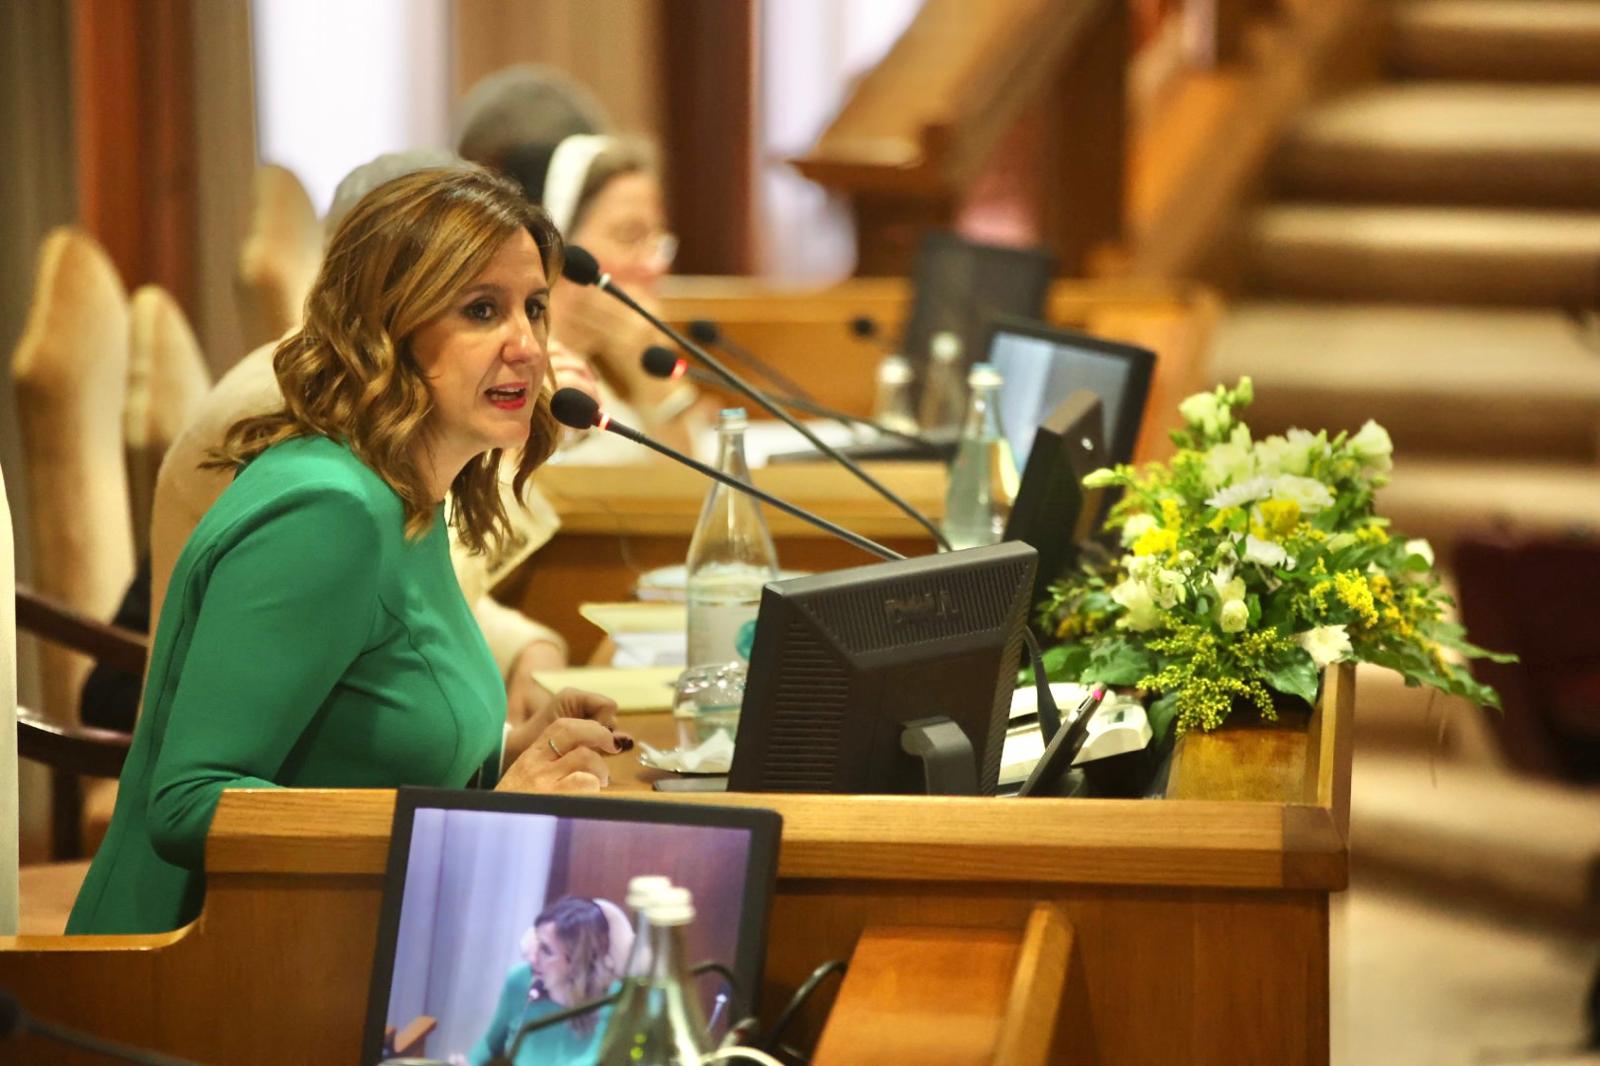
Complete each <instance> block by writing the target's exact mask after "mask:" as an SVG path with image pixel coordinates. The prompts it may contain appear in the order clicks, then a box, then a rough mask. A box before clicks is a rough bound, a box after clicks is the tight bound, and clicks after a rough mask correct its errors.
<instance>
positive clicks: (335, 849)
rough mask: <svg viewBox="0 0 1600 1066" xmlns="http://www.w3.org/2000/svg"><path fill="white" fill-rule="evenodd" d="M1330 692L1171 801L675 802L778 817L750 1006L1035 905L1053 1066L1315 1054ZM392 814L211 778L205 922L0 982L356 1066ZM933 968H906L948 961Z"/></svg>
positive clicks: (1333, 835) (1329, 836)
mask: <svg viewBox="0 0 1600 1066" xmlns="http://www.w3.org/2000/svg"><path fill="white" fill-rule="evenodd" d="M1324 689H1325V691H1324V698H1323V700H1322V702H1321V705H1320V706H1319V707H1318V709H1317V711H1316V713H1315V714H1313V715H1312V716H1311V718H1310V720H1309V721H1308V722H1300V723H1289V725H1290V726H1291V728H1288V729H1283V730H1261V729H1249V728H1244V729H1238V730H1232V731H1228V732H1225V733H1221V734H1218V735H1213V736H1209V737H1193V738H1189V739H1186V740H1185V741H1184V742H1183V750H1182V751H1181V752H1180V754H1179V773H1178V779H1177V782H1176V784H1175V789H1176V794H1177V795H1178V796H1179V797H1181V798H1176V799H1169V800H1166V801H1136V800H1043V799H1041V800H1028V801H1023V800H1003V799H988V800H985V799H956V798H938V799H928V798H918V797H906V796H798V795H767V796H757V795H724V796H717V797H704V798H700V799H691V800H689V801H690V802H721V803H730V804H739V805H747V806H765V807H771V808H773V809H775V810H778V811H780V812H781V813H782V814H783V817H784V836H783V848H782V854H781V857H780V861H779V871H778V872H779V884H778V897H777V900H776V903H775V906H774V910H773V916H772V925H771V936H770V950H769V953H768V964H767V972H766V980H765V984H764V991H763V996H764V1002H765V1003H766V1004H767V1007H768V1009H769V1010H772V1009H775V1008H776V1007H777V1006H778V1005H781V1004H782V1003H783V1002H785V1001H786V1000H787V997H788V996H789V994H790V993H791V992H792V990H793V989H794V988H795V987H797V986H798V984H799V983H800V981H801V980H802V979H803V978H804V977H805V976H806V974H808V973H809V972H810V971H811V969H812V967H814V966H815V965H816V964H817V963H819V962H820V961H822V960H824V959H828V958H836V957H843V956H847V955H849V954H850V953H851V951H852V950H853V949H854V948H855V947H856V945H857V942H858V940H859V939H860V937H861V936H862V933H863V931H864V930H867V929H869V928H879V927H905V926H916V927H940V928H945V929H952V930H970V931H982V930H1002V931H1010V932H1011V933H1013V934H1016V933H1017V932H1018V931H1019V930H1023V929H1024V928H1028V927H1029V923H1030V922H1031V921H1033V915H1034V914H1035V913H1036V912H1035V908H1036V906H1037V905H1038V904H1040V903H1049V904H1052V905H1053V906H1054V907H1055V908H1056V909H1057V910H1059V912H1060V914H1061V915H1062V916H1063V918H1064V920H1065V922H1066V923H1067V924H1068V926H1069V927H1070V931H1071V943H1070V946H1069V947H1068V948H1067V949H1066V953H1065V954H1062V953H1061V951H1060V950H1059V944H1058V951H1057V957H1058V958H1060V959H1061V960H1062V964H1063V965H1065V964H1066V959H1067V958H1069V957H1070V960H1071V966H1072V968H1073V969H1074V970H1078V969H1081V973H1082V981H1083V986H1084V990H1083V1001H1082V1003H1081V1004H1079V1005H1077V1006H1064V1007H1063V1009H1062V1010H1060V1011H1059V1012H1058V1014H1057V1016H1056V1020H1055V1023H1054V1026H1055V1027H1054V1030H1053V1031H1052V1034H1051V1037H1052V1042H1053V1044H1052V1047H1051V1048H1049V1049H1047V1050H1048V1057H1047V1059H1046V1061H1051V1062H1086V1063H1098V1064H1101V1066H1149V1064H1152V1063H1179V1062H1181V1063H1187V1064H1193V1066H1221V1064H1224V1063H1226V1064H1256V1063H1259V1064H1262V1066H1302V1064H1324V1063H1326V1062H1327V1061H1328V1055H1329V1046H1328V894H1329V893H1330V892H1333V891H1337V890H1339V889H1342V888H1343V887H1344V886H1345V882H1346V872H1347V858H1348V852H1347V848H1346V839H1347V836H1348V827H1349V821H1348V817H1349V782H1350V735H1351V734H1350V729H1351V718H1352V712H1353V704H1354V695H1355V693H1354V671H1353V670H1352V669H1351V668H1349V667H1347V666H1345V667H1340V668H1338V669H1337V670H1335V671H1333V672H1331V673H1330V674H1329V675H1328V681H1327V684H1326V685H1325V686H1324ZM1251 766H1256V767H1260V769H1259V770H1258V771H1245V770H1242V769H1240V768H1241V767H1251ZM620 776H621V775H620V774H619V777H620ZM626 794H628V795H639V796H649V795H651V794H650V793H643V792H627V793H626ZM1218 796H1230V797H1234V798H1216V797H1218ZM393 804H394V794H393V793H391V792H384V791H348V792H345V791H327V792H321V791H274V792H268V791H261V792H230V793H228V794H227V795H226V796H224V797H223V800H222V803H221V805H220V806H219V807H218V810H217V815H216V819H215V821H214V823H213V825H212V830H211V839H210V843H209V846H208V849H207V857H206V862H207V871H208V878H209V890H208V895H207V899H206V911H205V914H204V915H202V917H201V918H200V919H199V921H197V922H196V923H195V924H194V925H192V926H190V927H188V928H186V929H184V930H180V931H178V932H175V933H168V934H162V935H157V936H133V937H12V938H0V987H4V988H8V989H13V990H15V991H17V992H18V993H19V995H20V996H21V998H22V1002H23V1005H24V1007H25V1008H26V1009H28V1010H30V1011H32V1012H34V1013H37V1014H39V1015H40V1016H42V1017H46V1018H52V1019H55V1020H58V1021H61V1022H65V1023H70V1024H74V1025H78V1026H81V1027H83V1028H85V1029H88V1030H90V1031H92V1032H95V1033H99V1034H102V1035H104V1036H108V1037H111V1038H114V1039H119V1040H123V1041H127V1042H129V1043H134V1044H138V1045H143V1046H146V1047H153V1048H159V1049H162V1050H166V1051H169V1052H171V1053H174V1054H180V1055H185V1056H188V1057H191V1058H195V1059H199V1060H201V1061H206V1062H225V1063H283V1062H296V1063H299V1062H308V1063H309V1062H316V1063H348V1062H353V1061H354V1060H355V1057H356V1054H357V1049H358V1046H359V1041H360V1030H361V1026H362V1020H363V1017H364V1008H365V1000H366V994H367V979H368V973H369V968H370V965H371V959H372V954H373V950H374V945H375V940H376V934H377V917H378V906H379V897H380V891H381V874H382V869H383V866H384V860H385V856H386V851H387V847H388V837H389V822H390V818H391V816H392V811H393ZM973 935H974V936H976V935H977V934H976V933H974V934H973ZM980 939H981V938H980ZM1031 942H1033V943H1037V941H1031ZM994 950H1000V949H998V948H997V949H994ZM929 958H930V960H931V959H932V956H931V955H930V956H929ZM929 966H930V968H929V970H928V972H927V973H916V974H908V975H906V979H907V980H908V981H909V980H915V979H917V978H918V977H928V976H929V974H930V973H932V974H938V973H941V972H943V971H941V970H938V969H937V968H933V966H932V962H931V961H930V964H929ZM958 973H959V971H958ZM952 979H955V978H952ZM961 979H966V978H961ZM1070 986H1071V983H1070V982H1068V983H1067V985H1066V986H1065V987H1067V988H1068V990H1069V992H1067V993H1063V996H1064V998H1063V1000H1062V1002H1063V1004H1068V1005H1070V1004H1071V1003H1072V1002H1073V1001H1072V1000H1071V998H1070V994H1069V993H1070ZM1002 998H1003V997H1002ZM980 1001H981V1002H993V997H979V996H976V995H975V996H974V997H973V1000H972V1003H973V1004H974V1006H973V1007H972V1009H973V1010H978V1009H979V1008H978V1006H976V1005H975V1004H977V1003H979V1002H980ZM849 1016H850V1014H849V1012H848V1011H847V1012H846V1013H845V1015H843V1016H842V1017H843V1018H844V1019H846V1020H848V1018H849ZM950 1024H952V1025H953V1024H955V1022H954V1020H952V1021H951V1022H950ZM1004 1031H1012V1030H1004V1029H1002V1032H1004ZM968 1035H969V1036H970V1034H968ZM797 1039H802V1040H803V1039H804V1037H803V1036H802V1035H800V1034H797ZM964 1039H965V1038H964ZM996 1039H999V1037H997V1038H996ZM924 1043H926V1042H924ZM1008 1046H1009V1045H1008ZM998 1054H1000V1051H999V1050H998V1049H997V1050H996V1055H998ZM60 1061H63V1062H69V1061H71V1062H79V1061H81V1062H88V1061H91V1060H89V1059H86V1058H85V1059H72V1058H69V1057H67V1056H62V1058H61V1059H60ZM834 1061H843V1060H840V1059H835V1060H834ZM878 1061H885V1062H887V1061H912V1060H910V1059H904V1058H894V1057H893V1056H891V1057H888V1058H880V1059H879V1060H878ZM918 1061H923V1062H934V1061H936V1060H935V1059H933V1058H926V1059H920V1060H918ZM950 1061H969V1060H967V1059H960V1060H956V1059H955V1057H954V1056H952V1057H951V1060H950Z"/></svg>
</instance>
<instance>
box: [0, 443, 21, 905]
mask: <svg viewBox="0 0 1600 1066" xmlns="http://www.w3.org/2000/svg"><path fill="white" fill-rule="evenodd" d="M14 559H15V555H14V554H13V549H12V536H11V501H10V500H8V499H6V479H5V474H4V472H0V936H12V935H14V934H15V933H16V931H17V837H18V831H19V829H20V828H21V820H20V818H21V811H20V810H19V809H18V806H17V620H16V612H15V608H14V607H13V597H14V596H15V595H16V586H17V575H16V570H15V569H14V566H15V564H14V562H13V560H14Z"/></svg>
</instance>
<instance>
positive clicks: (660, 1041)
mask: <svg viewBox="0 0 1600 1066" xmlns="http://www.w3.org/2000/svg"><path fill="white" fill-rule="evenodd" d="M644 912H645V917H646V919H647V922H646V925H647V931H648V936H649V943H648V945H647V947H646V948H645V950H644V952H643V953H642V954H641V952H640V949H639V947H638V945H637V943H636V944H635V948H634V951H633V953H632V958H631V960H630V969H629V974H628V977H627V983H628V984H629V985H631V986H632V994H631V995H627V997H626V999H625V1000H619V1001H618V1003H617V1005H616V1006H615V1007H614V1008H613V1009H612V1012H611V1021H610V1024H608V1025H607V1026H606V1031H605V1033H604V1034H603V1035H602V1036H601V1038H600V1054H599V1056H598V1058H597V1059H596V1060H595V1061H596V1063H597V1064H598V1066H698V1064H699V1063H700V1061H701V1059H702V1057H703V1056H704V1055H705V1054H706V1052H707V1051H709V1050H710V1049H711V1038H710V1036H709V1035H708V1034H707V1032H706V1021H705V1015H704V1012H703V1011H702V1010H701V1008H700V999H699V996H698V995H697V994H696V991H695V986H694V979H693V977H692V976H691V975H690V973H689V963H688V958H687V956H686V953H685V950H684V944H683V930H684V927H685V926H687V925H688V924H689V923H690V922H692V921H694V900H693V897H692V896H691V895H690V894H689V890H688V889H686V888H658V889H656V890H655V891H654V892H653V893H652V894H651V895H650V898H649V900H648V902H646V903H645V905H644ZM635 965H637V967H638V972H634V971H633V967H634V966H635ZM625 995H626V989H625Z"/></svg>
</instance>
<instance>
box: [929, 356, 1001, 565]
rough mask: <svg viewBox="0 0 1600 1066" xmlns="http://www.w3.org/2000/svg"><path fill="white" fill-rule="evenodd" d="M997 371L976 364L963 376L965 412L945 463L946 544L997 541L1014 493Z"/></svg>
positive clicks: (957, 545) (969, 545) (978, 544)
mask: <svg viewBox="0 0 1600 1066" xmlns="http://www.w3.org/2000/svg"><path fill="white" fill-rule="evenodd" d="M1002 383H1003V380H1002V378H1001V377H1000V372H999V371H998V370H996V369H995V368H994V367H993V366H991V365H990V364H988V363H977V364H975V365H974V366H973V368H972V371H971V373H969V374H968V375H967V389H968V392H969V394H970V398H969V400H968V402H967V417H966V421H965V422H963V423H962V427H961V441H960V444H959V445H958V446H957V448H956V458H955V462H954V463H952V464H951V466H950V488H949V491H948V492H947V493H946V494H945V501H944V535H945V537H946V538H948V539H949V541H950V546H951V547H952V548H958V549H959V548H977V547H981V546H982V545H985V544H998V543H1000V539H1001V537H1003V536H1004V535H1005V530H1006V520H1007V519H1008V518H1010V517H1011V504H1012V501H1013V500H1015V499H1016V497H1017V463H1016V460H1015V459H1014V458H1012V455H1011V442H1010V441H1009V440H1007V439H1006V436H1005V433H1004V432H1003V431H1002V427H1001V425H1000V405H999V396H998V393H999V391H1000V386H1001V384H1002Z"/></svg>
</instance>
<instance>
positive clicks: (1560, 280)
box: [1245, 204, 1600, 308]
mask: <svg viewBox="0 0 1600 1066" xmlns="http://www.w3.org/2000/svg"><path fill="white" fill-rule="evenodd" d="M1245 229H1246V234H1245V238H1246V254H1247V263H1248V269H1249V271H1250V280H1251V281H1252V282H1253V284H1254V286H1255V287H1256V288H1257V289H1258V290H1265V291H1269V292H1273V293H1278V294H1284V295H1295V296H1303V297H1316V298H1330V299H1352V300H1360V299H1372V300H1394V301H1408V302H1414V303H1498V304H1524V305H1525V304H1537V305H1545V306H1553V307H1585V308H1593V307H1596V306H1600V211H1587V212H1585V211H1527V210H1496V209H1488V208H1425V207H1394V206H1375V207H1362V206H1349V205H1339V204H1277V205H1272V206H1268V207H1265V208H1262V209H1260V210H1258V211H1256V212H1254V213H1253V214H1252V215H1251V217H1250V219H1249V220H1248V221H1247V222H1246V226H1245Z"/></svg>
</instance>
